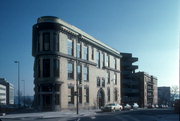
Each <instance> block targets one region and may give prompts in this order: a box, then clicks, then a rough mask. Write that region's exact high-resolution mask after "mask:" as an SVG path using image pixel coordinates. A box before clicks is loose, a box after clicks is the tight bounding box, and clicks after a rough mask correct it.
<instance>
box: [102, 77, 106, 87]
mask: <svg viewBox="0 0 180 121" xmlns="http://www.w3.org/2000/svg"><path fill="white" fill-rule="evenodd" d="M102 87H105V79H102Z"/></svg>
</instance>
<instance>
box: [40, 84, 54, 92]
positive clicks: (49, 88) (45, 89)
mask: <svg viewBox="0 0 180 121" xmlns="http://www.w3.org/2000/svg"><path fill="white" fill-rule="evenodd" d="M52 90H53V89H52V85H51V84H49V85H47V84H46V85H41V91H42V92H52Z"/></svg>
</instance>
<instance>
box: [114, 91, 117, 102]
mask: <svg viewBox="0 0 180 121" xmlns="http://www.w3.org/2000/svg"><path fill="white" fill-rule="evenodd" d="M117 100H118V93H117V89H114V101H117Z"/></svg>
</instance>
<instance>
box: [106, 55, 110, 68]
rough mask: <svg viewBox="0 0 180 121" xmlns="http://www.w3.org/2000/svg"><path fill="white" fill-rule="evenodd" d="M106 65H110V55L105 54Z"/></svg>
mask: <svg viewBox="0 0 180 121" xmlns="http://www.w3.org/2000/svg"><path fill="white" fill-rule="evenodd" d="M105 66H107V67H109V55H107V54H106V55H105Z"/></svg>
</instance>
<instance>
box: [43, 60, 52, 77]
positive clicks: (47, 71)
mask: <svg viewBox="0 0 180 121" xmlns="http://www.w3.org/2000/svg"><path fill="white" fill-rule="evenodd" d="M43 77H50V59H44V60H43Z"/></svg>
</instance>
